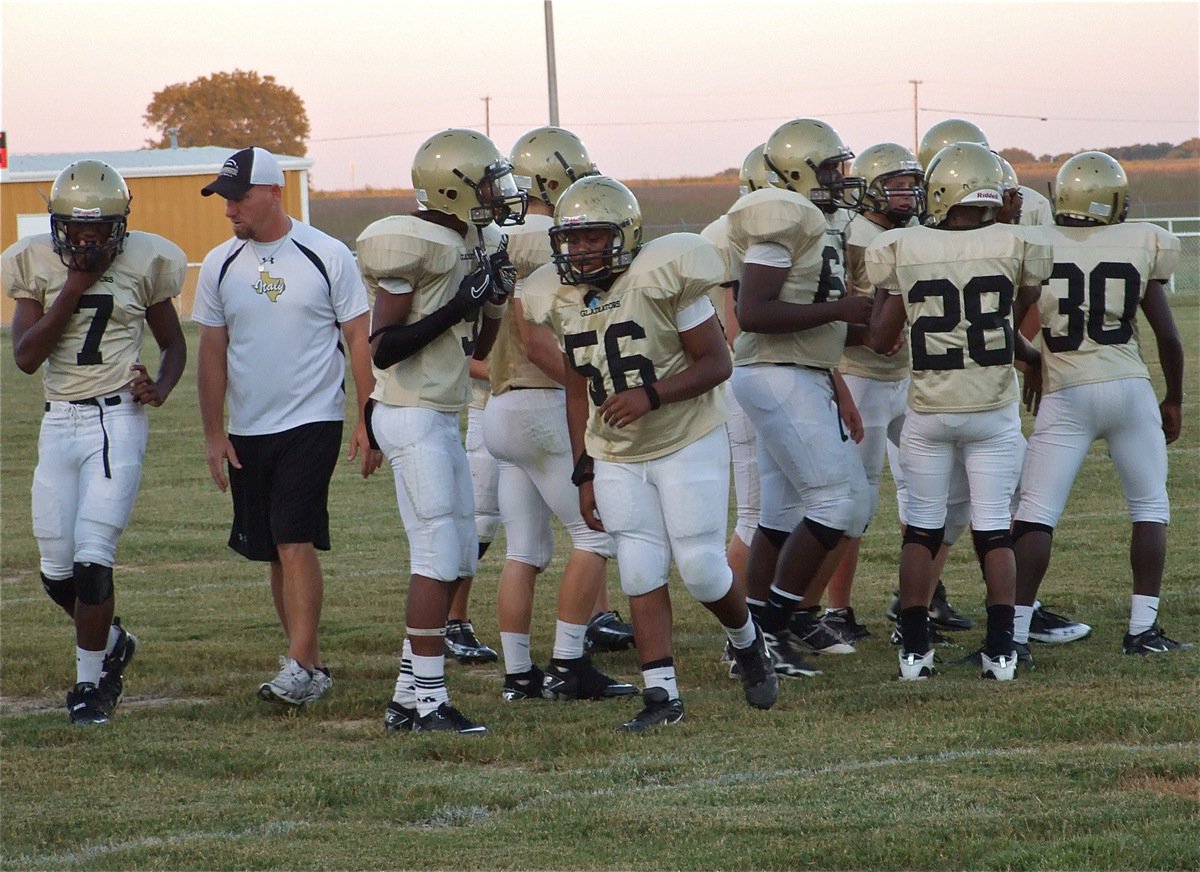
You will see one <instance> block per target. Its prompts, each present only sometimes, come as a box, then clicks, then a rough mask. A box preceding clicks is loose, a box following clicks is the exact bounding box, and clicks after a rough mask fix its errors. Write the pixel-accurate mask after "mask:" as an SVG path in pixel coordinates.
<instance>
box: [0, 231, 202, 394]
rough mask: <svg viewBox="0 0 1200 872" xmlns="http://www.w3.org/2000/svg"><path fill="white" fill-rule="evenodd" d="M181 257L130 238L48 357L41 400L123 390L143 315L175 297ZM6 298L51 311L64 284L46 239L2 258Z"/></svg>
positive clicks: (169, 246)
mask: <svg viewBox="0 0 1200 872" xmlns="http://www.w3.org/2000/svg"><path fill="white" fill-rule="evenodd" d="M186 272H187V256H186V255H185V254H184V253H183V249H181V248H180V247H179V246H178V245H176V244H175V243H173V242H171V241H170V240H167V239H164V238H163V237H161V236H158V235H156V234H153V233H139V232H132V233H130V234H129V235H128V237H126V239H125V248H124V250H122V252H121V253H120V254H119V255H117V257H116V259H115V260H114V261H113V262H112V265H111V266H109V268H108V269H107V270H105V271H104V274H103V275H102V276H100V279H99V280H98V281H97V282H96V283H95V284H94V285H92V286H91V287H90V288H88V289H87V290H86V291H84V292H83V296H81V297H80V298H79V305H78V306H77V307H76V310H75V313H74V314H73V315H72V316H71V320H70V321H69V322H68V323H67V328H66V330H65V331H64V332H63V335H62V336H61V337H60V339H59V340H58V344H57V345H55V346H54V350H53V351H51V352H50V356H49V357H48V358H46V371H45V375H44V382H45V392H46V399H48V400H86V399H88V398H90V397H99V396H105V395H108V394H112V393H115V392H117V391H119V390H121V389H123V388H124V387H126V386H127V385H128V384H129V381H130V379H131V378H132V373H130V371H129V367H130V366H131V365H133V364H135V363H137V362H138V355H139V354H140V353H141V350H142V337H143V334H144V332H145V325H146V310H147V309H149V308H150V307H151V306H153V305H155V304H156V303H161V302H162V301H163V300H169V299H171V298H172V297H175V296H178V295H179V292H180V291H181V290H182V289H183V278H184V275H185V274H186ZM3 276H4V292H5V293H6V294H8V296H10V297H12V298H13V299H14V300H21V299H26V300H34V301H36V302H38V303H40V304H41V305H42V310H43V311H45V310H46V309H48V308H50V306H51V305H52V304H53V303H54V300H55V299H56V298H57V297H58V295H59V293H60V292H61V291H62V289H63V286H64V285H65V284H66V282H67V268H66V267H65V266H63V264H62V261H61V260H60V259H59V257H58V255H57V254H56V253H55V252H54V249H53V247H52V246H51V242H50V234H49V233H44V234H40V235H37V236H30V237H26V238H25V239H22V240H20V241H18V242H15V243H13V244H12V245H11V246H9V247H8V249H7V250H6V251H5V252H4V256H3Z"/></svg>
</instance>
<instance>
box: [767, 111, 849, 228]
mask: <svg viewBox="0 0 1200 872" xmlns="http://www.w3.org/2000/svg"><path fill="white" fill-rule="evenodd" d="M853 157H854V152H852V151H851V150H850V149H849V148H847V147H846V145H845V143H843V142H842V138H841V137H840V136H838V135H837V133H836V132H834V130H833V129H832V128H831V127H829V125H827V124H825V123H824V122H823V121H817V120H816V119H813V118H798V119H796V120H794V121H789V122H787V123H786V124H783V125H781V126H780V127H779V128H778V129H776V131H775V132H774V133H772V134H771V137H770V139H768V140H767V144H766V148H765V149H764V150H763V161H764V162H765V163H766V165H767V168H768V169H769V170H771V171H772V172H773V173H774V174H775V177H774V178H772V179H771V184H773V185H775V186H776V187H780V188H786V189H787V190H789V191H795V192H796V193H798V194H803V195H804V196H805V197H807V198H808V199H809V200H810V201H812V204H813V205H814V206H816V207H817V208H819V209H820V210H821V211H823V212H827V213H832V212H836V211H837V210H838V209H857V208H858V207H859V204H860V203H861V202H862V198H863V193H864V192H865V190H866V183H865V182H864V181H863V180H862V179H861V178H856V177H853V176H846V175H845V172H844V165H845V163H846V162H847V161H849V160H851V159H852V158H853Z"/></svg>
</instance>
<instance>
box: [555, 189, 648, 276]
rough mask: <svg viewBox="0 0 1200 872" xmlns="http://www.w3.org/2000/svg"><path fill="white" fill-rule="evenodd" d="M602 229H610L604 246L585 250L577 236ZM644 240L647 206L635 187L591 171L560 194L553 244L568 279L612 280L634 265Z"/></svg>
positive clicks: (558, 265) (559, 267) (560, 268)
mask: <svg viewBox="0 0 1200 872" xmlns="http://www.w3.org/2000/svg"><path fill="white" fill-rule="evenodd" d="M598 230H603V231H607V233H608V239H607V241H606V243H605V245H604V247H603V249H601V250H596V249H595V248H592V247H590V246H589V247H587V248H586V250H585V249H584V248H583V246H582V245H581V244H580V240H579V239H578V238H577V237H578V236H581V235H583V234H585V233H587V232H588V231H598ZM641 245H642V209H641V207H640V206H639V205H638V201H637V198H636V197H635V196H633V192H632V191H630V190H629V189H628V188H627V187H625V186H624V185H622V184H621V183H620V182H618V181H617V180H616V179H610V178H609V177H608V176H588V177H586V178H582V179H580V180H579V181H577V182H575V183H573V184H572V185H571V186H570V187H569V188H567V189H566V190H565V191H563V194H562V196H561V197H559V198H558V205H557V206H555V207H554V226H553V227H551V228H550V246H551V248H553V249H554V266H555V268H556V269H557V270H558V275H559V278H561V279H562V282H563V284H565V285H578V284H584V283H589V282H590V283H594V282H603V281H607V280H608V279H611V278H613V277H614V276H616V275H619V274H620V273H622V272H624V271H625V270H627V269H628V268H629V264H631V263H632V262H633V258H634V255H636V254H637V253H638V249H639V248H641ZM572 249H574V250H572Z"/></svg>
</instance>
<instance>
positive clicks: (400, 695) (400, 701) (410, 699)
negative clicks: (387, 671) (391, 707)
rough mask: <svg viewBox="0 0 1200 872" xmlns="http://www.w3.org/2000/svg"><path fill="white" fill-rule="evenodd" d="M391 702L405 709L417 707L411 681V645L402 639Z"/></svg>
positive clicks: (415, 693) (413, 684) (413, 686)
mask: <svg viewBox="0 0 1200 872" xmlns="http://www.w3.org/2000/svg"><path fill="white" fill-rule="evenodd" d="M392 702H394V703H396V704H397V705H402V706H404V707H405V708H407V709H415V708H416V707H417V691H416V686H415V683H414V681H413V671H412V645H411V644H410V643H409V641H408V639H405V640H404V648H403V650H402V651H401V653H400V674H399V675H397V676H396V689H395V691H394V692H393V693H392Z"/></svg>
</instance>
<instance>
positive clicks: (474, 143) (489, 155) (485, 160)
mask: <svg viewBox="0 0 1200 872" xmlns="http://www.w3.org/2000/svg"><path fill="white" fill-rule="evenodd" d="M412 180H413V188H414V189H415V191H414V193H415V194H416V198H417V202H418V203H419V204H420V205H421V206H423V207H425V208H427V209H433V210H436V211H438V212H444V213H447V214H449V215H453V216H455V217H456V218H458V219H459V220H460V221H464V222H466V223H468V224H474V225H476V226H479V227H482V226H484V225H487V224H490V223H492V222H493V221H495V222H496V223H497V224H500V225H505V224H520V223H522V222H523V221H524V220H525V209H526V207H527V206H528V200H527V197H526V195H525V192H524V191H521V190H520V189H519V188H518V187H517V182H516V179H514V178H513V173H512V164H510V163H509V162H508V159H507V158H505V157H504V155H502V154H500V151H499V149H497V148H496V145H495V143H493V142H492V141H491V140H490V139H488V138H487V137H486V136H484V135H483V134H482V133H478V132H476V131H474V130H465V129H462V128H450V129H449V130H443V131H442V132H441V133H436V134H434V135H433V136H431V137H430V138H429V139H427V140H426V141H425V142H424V143H422V145H421V146H420V148H418V149H417V154H416V157H415V158H413V166H412Z"/></svg>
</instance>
